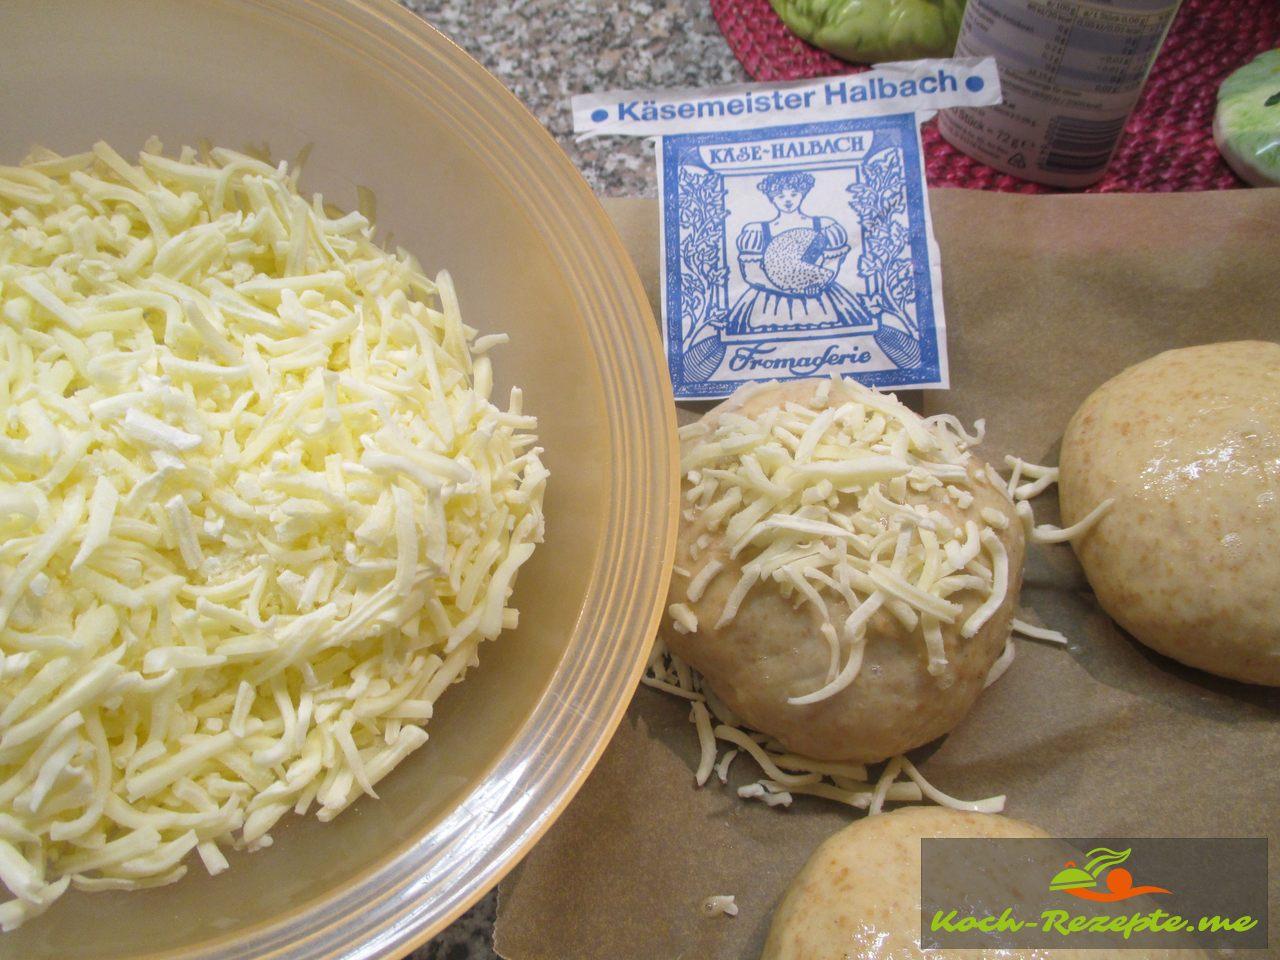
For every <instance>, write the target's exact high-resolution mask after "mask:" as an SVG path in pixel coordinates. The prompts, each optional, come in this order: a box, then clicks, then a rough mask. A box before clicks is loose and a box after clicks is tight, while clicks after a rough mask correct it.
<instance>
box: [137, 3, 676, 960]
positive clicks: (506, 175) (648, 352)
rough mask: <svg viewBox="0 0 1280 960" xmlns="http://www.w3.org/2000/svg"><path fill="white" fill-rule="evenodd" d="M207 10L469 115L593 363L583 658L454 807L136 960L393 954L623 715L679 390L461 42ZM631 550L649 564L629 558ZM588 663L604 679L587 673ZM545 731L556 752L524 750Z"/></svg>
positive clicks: (521, 129) (472, 882)
mask: <svg viewBox="0 0 1280 960" xmlns="http://www.w3.org/2000/svg"><path fill="white" fill-rule="evenodd" d="M175 2H177V0H175ZM207 2H208V3H209V4H210V5H212V6H221V7H225V8H232V9H235V10H236V11H238V12H241V13H246V14H250V15H253V14H257V15H259V16H265V17H268V18H271V19H273V20H274V21H277V22H278V21H280V20H282V19H286V20H287V21H288V22H289V23H290V24H291V25H292V26H294V27H299V26H303V27H305V28H307V29H308V30H309V31H312V32H314V33H316V34H322V35H324V36H325V39H327V40H329V41H330V42H331V43H334V44H336V45H339V46H341V47H345V48H347V49H348V50H349V51H352V52H355V51H358V52H359V53H360V55H361V56H362V57H372V58H373V59H374V60H376V61H377V66H378V68H379V69H380V70H382V71H385V75H386V76H387V77H388V79H390V80H392V81H394V82H395V83H396V84H397V85H398V89H399V90H400V92H401V93H402V94H403V95H405V96H408V97H410V98H411V99H414V100H415V101H417V102H419V103H422V104H424V105H426V106H428V107H429V108H430V110H431V112H433V113H435V114H438V115H444V116H445V117H446V118H447V119H458V118H460V117H463V116H465V118H466V120H467V123H466V124H459V125H457V126H458V129H459V131H460V137H461V138H462V140H463V141H464V143H465V144H466V146H467V147H468V148H469V149H470V150H472V151H474V153H475V154H476V155H477V157H478V158H479V159H480V160H481V161H483V162H485V163H486V164H488V165H489V166H490V169H491V170H492V171H493V172H494V173H495V174H497V175H499V176H501V177H502V179H503V180H504V181H505V182H506V183H508V184H509V185H510V189H511V191H512V193H513V194H514V195H515V196H516V200H517V203H518V205H519V208H520V211H521V213H523V214H524V215H526V216H528V217H529V218H530V220H531V221H532V222H533V223H534V225H535V226H536V227H537V228H538V231H539V233H540V234H541V235H542V237H543V238H544V240H545V242H546V247H547V252H548V254H549V256H550V258H551V259H552V261H553V262H554V263H555V264H556V265H557V267H558V268H560V270H561V271H562V272H563V274H564V276H565V277H566V280H567V281H568V284H569V287H570V290H571V291H572V296H573V299H574V301H575V305H576V307H577V311H578V313H579V315H580V316H581V318H582V320H583V324H584V327H585V332H586V334H587V336H588V339H589V342H590V346H591V348H592V352H593V353H594V355H595V357H596V359H597V368H596V372H597V373H598V376H599V379H600V383H601V388H602V395H603V402H604V407H605V409H604V413H605V414H606V415H607V416H606V424H607V428H608V446H609V453H610V456H611V466H612V470H611V471H610V476H609V482H610V483H611V484H612V486H613V490H612V492H611V493H612V495H611V497H610V507H609V514H608V517H607V518H606V519H605V523H604V524H603V530H602V533H601V534H600V536H599V539H598V541H597V542H598V544H599V553H598V556H599V558H600V562H599V563H598V564H597V567H596V569H595V571H594V572H593V574H592V577H591V580H590V582H589V584H588V587H587V590H586V593H585V596H584V599H583V603H582V608H581V611H580V615H579V618H578V625H577V626H576V627H575V630H574V633H573V634H572V635H571V636H572V637H573V638H575V639H576V640H577V642H578V644H579V647H580V650H581V651H583V652H585V653H587V654H590V656H582V657H577V658H568V657H564V656H562V657H561V660H560V662H559V663H558V664H557V666H556V668H555V672H554V674H553V675H552V678H551V680H550V682H549V684H548V686H547V688H546V690H545V691H544V692H543V694H542V696H541V698H540V699H539V701H538V703H537V705H536V706H535V707H534V709H533V711H532V713H531V714H530V716H529V717H527V718H526V719H525V721H524V722H523V723H522V724H521V726H520V727H519V729H518V730H517V732H516V733H515V734H514V736H513V737H512V738H511V740H510V741H509V742H508V743H507V745H506V747H505V749H504V752H503V753H502V754H501V755H500V756H498V757H497V758H496V759H495V760H494V762H493V764H492V766H491V767H490V768H489V770H488V772H487V773H486V774H484V775H483V777H482V778H481V779H480V780H479V781H478V783H477V784H476V785H475V786H474V787H473V788H472V789H471V792H470V793H469V794H468V795H467V796H466V797H465V798H464V799H463V800H462V801H461V802H460V803H459V804H458V805H457V807H455V808H454V809H453V810H451V811H449V812H448V813H447V814H445V815H444V816H443V817H442V819H441V820H440V821H438V822H435V823H433V824H432V825H431V826H430V827H428V828H426V829H425V830H423V831H421V832H419V833H418V834H417V835H416V836H415V838H414V839H413V840H412V841H411V842H409V843H408V844H406V845H404V846H403V847H401V848H399V849H397V850H395V851H393V852H392V853H391V854H390V855H389V856H387V857H386V858H384V859H383V860H381V861H379V862H378V863H377V864H375V865H374V866H372V867H370V868H368V869H366V870H364V871H363V872H362V873H360V874H359V875H358V876H357V877H355V878H353V879H352V881H351V882H350V883H349V884H346V885H344V886H340V887H335V888H334V889H332V890H329V891H326V892H325V893H323V894H320V895H319V896H317V897H314V898H312V899H310V900H307V901H305V902H303V903H300V904H298V905H297V906H295V907H293V908H291V909H290V910H288V911H285V912H282V913H280V914H277V915H275V916H272V917H271V918H269V919H267V920H263V921H260V922H256V923H253V924H252V925H250V926H246V927H242V928H240V929H238V930H235V931H232V932H228V933H226V934H224V935H220V936H216V937H214V938H211V939H208V940H205V941H203V942H201V943H198V944H196V945H193V946H191V947H185V948H178V949H164V950H160V951H154V950H144V951H141V952H139V953H136V954H134V957H133V960H161V958H166V960H175V958H176V957H178V956H181V957H182V958H184V960H231V958H237V960H249V958H253V960H268V958H269V960H303V958H307V960H314V958H326V960H328V958H335V960H336V958H343V960H375V958H383V957H402V956H404V955H406V954H407V953H409V952H410V951H412V950H414V949H416V948H417V947H419V946H421V945H422V944H423V943H425V942H426V941H427V940H429V939H430V938H431V937H433V936H434V935H435V934H437V933H438V932H440V931H441V930H442V929H444V928H445V927H446V926H448V925H449V924H450V923H452V922H453V921H454V920H455V919H457V917H458V916H459V915H461V914H462V913H463V912H464V911H465V910H467V909H468V908H470V907H471V906H472V905H474V904H475V902H476V901H478V900H479V899H480V898H481V897H482V896H484V895H485V894H486V893H487V892H488V891H489V890H490V889H492V888H493V887H494V886H495V885H496V884H497V883H498V882H499V881H500V880H501V879H502V878H503V877H504V876H505V875H506V874H507V873H508V872H509V871H510V870H511V869H512V868H514V867H515V866H516V865H517V864H518V863H519V861H520V860H521V859H522V858H523V857H524V856H525V855H526V854H527V853H528V852H529V850H530V849H532V847H533V846H534V844H535V843H536V842H537V841H538V840H539V839H540V838H541V837H542V835H543V834H544V833H545V832H546V831H547V830H548V829H549V828H550V826H551V824H552V823H554V822H555V820H556V819H557V818H558V817H559V815H560V814H561V812H563V810H564V808H565V807H566V806H567V805H568V803H569V801H570V800H571V799H572V798H573V797H574V795H575V794H576V793H577V791H578V789H579V788H580V787H581V786H582V784H583V782H585V780H586V778H587V776H588V775H589V774H590V773H591V771H592V769H593V768H594V767H595V764H596V762H597V761H598V760H599V759H600V756H601V755H602V754H603V752H604V749H605V747H606V746H607V745H608V743H609V740H610V739H611V737H612V734H613V732H614V730H615V729H616V728H617V726H618V724H619V723H620V722H621V720H622V717H623V715H624V713H625V712H626V709H627V706H628V704H629V703H630V701H631V697H632V693H633V692H634V691H635V689H636V687H637V685H638V682H639V679H640V676H641V674H642V672H643V670H644V667H645V664H646V662H647V659H648V653H649V650H650V648H651V645H652V642H653V638H654V636H655V634H656V631H657V627H658V624H659V620H660V618H661V616H662V612H663V609H664V607H665V597H666V592H667V584H668V580H669V578H670V576H671V569H672V564H673V562H674V556H675V546H676V530H677V525H678V519H679V514H678V492H679V487H678V477H677V465H678V462H679V446H678V436H677V429H676V411H675V402H674V397H673V393H672V390H671V387H670V379H669V375H668V371H667V366H666V361H665V355H664V351H663V348H662V345H661V340H660V337H659V329H658V325H657V322H656V320H655V319H654V316H653V311H652V309H651V307H650V305H649V302H648V299H647V297H646V295H645V292H644V288H643V286H642V284H641V281H640V278H639V276H638V274H637V272H636V269H635V267H634V265H633V263H632V261H631V258H630V255H629V254H628V253H627V251H626V249H625V247H624V246H623V245H622V241H621V239H620V237H619V236H618V234H617V231H616V230H615V228H614V226H613V224H612V221H611V220H610V219H609V217H608V215H607V213H606V212H605V210H604V208H603V206H602V205H601V203H600V201H599V199H598V198H597V197H596V196H595V194H594V193H593V192H592V191H591V188H590V187H589V186H588V184H587V182H586V181H585V180H584V179H583V177H582V175H581V174H580V173H579V172H578V170H577V169H576V168H575V167H574V165H573V163H572V162H571V161H570V160H569V158H568V156H567V155H566V154H565V153H564V152H563V151H562V150H561V149H560V147H559V146H558V144H556V142H555V140H554V139H553V138H552V137H551V135H550V134H549V133H548V132H547V131H546V130H545V129H544V128H543V126H542V124H541V123H539V121H538V120H537V119H536V118H535V117H534V116H533V115H532V114H531V113H530V112H529V111H528V109H527V108H526V107H525V106H524V105H523V104H522V103H521V102H520V101H519V100H518V99H517V98H516V97H515V96H514V95H513V94H512V93H511V92H510V91H508V90H507V89H506V87H505V86H503V85H502V83H501V82H500V81H498V80H497V79H496V78H495V77H494V76H493V75H492V74H490V73H489V72H488V71H487V70H485V69H484V67H483V66H481V65H480V64H479V63H478V62H477V61H476V60H474V59H473V58H472V57H471V56H470V55H469V54H467V53H466V52H465V51H464V50H463V49H462V48H461V47H459V46H458V45H457V44H456V43H454V42H453V41H452V40H450V39H449V38H447V37H446V36H445V35H444V34H443V33H441V32H440V31H438V30H437V29H436V28H434V27H433V26H431V25H430V24H429V23H428V22H427V21H426V20H424V19H422V18H421V17H420V16H418V15H417V14H415V13H413V12H411V11H410V10H408V9H406V8H404V7H402V6H400V5H399V4H398V3H397V2H395V0H207ZM440 77H445V78H446V79H447V80H448V81H449V82H448V84H445V85H444V86H448V87H449V88H450V89H464V90H465V91H466V93H467V98H466V102H465V103H463V102H461V100H459V99H457V98H454V97H452V96H450V95H448V94H446V93H443V92H442V91H441V89H440V88H441V84H440V81H439V78H440ZM640 551H643V552H644V553H645V554H646V555H647V556H651V555H654V554H656V555H657V556H658V557H660V561H661V562H660V563H658V564H652V563H651V564H645V565H636V564H634V563H631V561H632V560H634V557H635V554H636V553H638V552H640ZM606 611H607V614H608V615H607V616H605V613H606ZM593 658H594V660H593ZM571 660H572V661H574V662H570V661H571ZM587 661H592V662H594V663H595V664H597V665H598V664H599V663H609V664H611V665H613V667H614V669H611V670H610V671H608V672H607V673H606V672H604V671H598V670H597V671H592V670H590V669H589V667H590V665H591V664H590V663H588V662H587ZM624 668H625V669H624ZM549 737H554V739H555V743H554V745H555V747H556V750H555V751H554V753H553V754H552V755H547V753H544V754H543V755H542V756H539V755H538V753H537V752H536V751H533V752H526V751H527V750H528V748H529V747H530V746H535V747H536V746H537V745H539V744H543V743H545V742H546V741H547V740H548V738H549ZM517 757H523V758H524V759H523V760H521V761H520V762H516V761H515V759H514V758H517ZM533 799H536V800H537V801H538V802H536V803H535V802H531V800H533ZM477 822H479V823H480V824H481V826H480V827H479V828H477ZM485 827H488V828H489V829H491V830H492V831H493V837H494V840H493V844H492V846H491V847H490V848H489V849H488V850H487V851H486V854H487V856H486V857H485V858H483V862H480V858H476V857H474V856H472V857H470V858H467V859H465V860H464V861H463V862H456V861H455V862H454V863H452V864H449V863H441V860H442V859H444V858H443V857H442V855H441V852H442V851H448V850H449V848H450V844H451V843H452V842H453V841H455V840H456V839H457V838H458V837H460V836H462V835H464V834H469V833H474V832H476V831H477V829H483V828H485ZM442 885H443V886H444V887H445V888H446V889H447V894H446V895H445V896H443V897H441V896H440V895H439V891H440V889H441V887H442Z"/></svg>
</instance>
